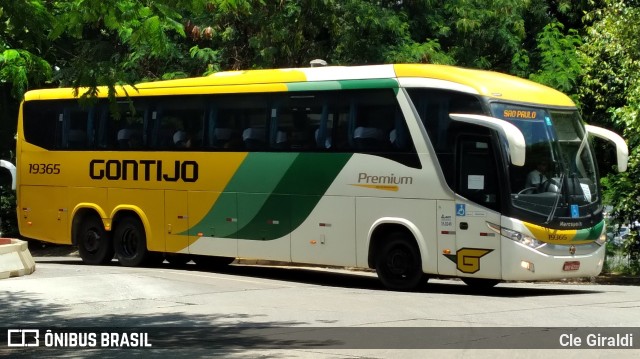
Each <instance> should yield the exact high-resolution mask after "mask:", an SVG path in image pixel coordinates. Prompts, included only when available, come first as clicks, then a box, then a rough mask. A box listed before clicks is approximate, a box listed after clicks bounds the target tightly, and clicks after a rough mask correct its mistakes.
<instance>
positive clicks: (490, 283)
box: [460, 277, 500, 289]
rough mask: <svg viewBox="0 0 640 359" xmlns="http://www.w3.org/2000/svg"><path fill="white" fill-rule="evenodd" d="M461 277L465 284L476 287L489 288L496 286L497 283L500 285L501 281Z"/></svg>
mask: <svg viewBox="0 0 640 359" xmlns="http://www.w3.org/2000/svg"><path fill="white" fill-rule="evenodd" d="M460 279H461V280H462V281H463V282H464V284H466V285H468V286H469V287H471V288H474V289H489V288H493V287H495V286H496V285H498V283H500V281H499V280H497V279H485V278H468V277H461V278H460Z"/></svg>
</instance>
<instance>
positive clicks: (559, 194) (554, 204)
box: [544, 171, 565, 224]
mask: <svg viewBox="0 0 640 359" xmlns="http://www.w3.org/2000/svg"><path fill="white" fill-rule="evenodd" d="M564 177H565V172H564V171H562V172H561V173H560V186H559V187H558V196H557V197H556V201H555V202H554V203H553V208H551V212H550V213H549V217H547V220H546V221H545V222H544V224H549V223H551V219H553V216H555V214H556V210H557V209H558V204H559V203H560V197H561V196H562V187H563V185H564Z"/></svg>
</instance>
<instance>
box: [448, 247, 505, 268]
mask: <svg viewBox="0 0 640 359" xmlns="http://www.w3.org/2000/svg"><path fill="white" fill-rule="evenodd" d="M491 252H493V249H482V248H461V249H460V250H458V253H456V254H445V256H446V257H447V258H449V259H450V260H451V261H452V262H453V263H455V264H456V267H457V268H458V270H459V271H460V272H462V273H468V274H473V273H476V272H477V271H479V270H480V258H482V257H484V256H485V255H487V254H488V253H491Z"/></svg>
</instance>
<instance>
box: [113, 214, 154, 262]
mask: <svg viewBox="0 0 640 359" xmlns="http://www.w3.org/2000/svg"><path fill="white" fill-rule="evenodd" d="M113 247H114V249H115V252H116V257H117V258H118V262H120V264H121V265H123V266H125V267H138V266H141V265H142V264H144V263H145V261H146V260H147V259H148V258H150V256H151V255H150V253H149V251H148V250H147V236H146V234H145V231H144V226H143V225H142V223H141V222H140V220H139V219H137V218H134V217H125V218H123V219H122V220H121V221H119V222H118V223H117V225H116V228H115V232H114V234H113Z"/></svg>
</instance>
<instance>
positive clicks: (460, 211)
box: [456, 204, 467, 217]
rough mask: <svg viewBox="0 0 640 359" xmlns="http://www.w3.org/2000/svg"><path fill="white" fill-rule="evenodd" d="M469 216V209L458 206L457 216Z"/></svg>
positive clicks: (463, 205) (464, 206)
mask: <svg viewBox="0 0 640 359" xmlns="http://www.w3.org/2000/svg"><path fill="white" fill-rule="evenodd" d="M466 215H467V207H466V205H465V204H456V216H458V217H464V216H466Z"/></svg>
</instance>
